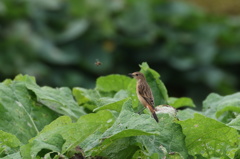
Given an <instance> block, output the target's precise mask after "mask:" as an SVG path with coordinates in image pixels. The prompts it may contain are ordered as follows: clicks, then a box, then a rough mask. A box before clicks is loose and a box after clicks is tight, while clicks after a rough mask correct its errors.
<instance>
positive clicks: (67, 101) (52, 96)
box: [16, 75, 85, 120]
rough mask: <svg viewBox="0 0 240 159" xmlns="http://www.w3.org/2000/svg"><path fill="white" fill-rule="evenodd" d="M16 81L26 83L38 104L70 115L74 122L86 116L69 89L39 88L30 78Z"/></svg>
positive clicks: (18, 77) (22, 77)
mask: <svg viewBox="0 0 240 159" xmlns="http://www.w3.org/2000/svg"><path fill="white" fill-rule="evenodd" d="M16 80H17V81H24V83H25V86H26V87H27V89H28V90H31V91H32V92H34V94H35V95H36V97H37V101H38V102H40V103H42V104H43V105H45V106H47V107H48V108H50V109H52V110H53V111H55V112H57V113H59V114H62V115H69V116H70V117H72V118H73V119H74V120H76V119H78V118H79V117H80V116H81V115H84V114H85V112H84V111H83V108H82V107H79V106H78V105H77V103H76V102H75V100H74V98H73V96H72V92H71V90H70V89H69V88H66V87H62V88H56V89H54V88H51V87H39V86H38V85H37V84H36V82H35V80H33V79H32V78H30V77H29V76H21V75H19V76H17V77H16Z"/></svg>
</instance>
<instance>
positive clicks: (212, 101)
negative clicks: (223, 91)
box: [203, 93, 240, 122]
mask: <svg viewBox="0 0 240 159" xmlns="http://www.w3.org/2000/svg"><path fill="white" fill-rule="evenodd" d="M203 111H204V114H205V115H206V116H208V117H211V118H214V119H217V118H218V119H219V120H220V121H223V122H229V121H231V120H232V118H235V117H234V116H233V117H231V116H229V114H228V113H227V112H238V113H239V112H240V93H235V94H231V95H227V96H220V95H218V94H216V93H211V94H210V95H208V97H207V98H206V99H205V100H204V101H203ZM220 117H221V119H220Z"/></svg>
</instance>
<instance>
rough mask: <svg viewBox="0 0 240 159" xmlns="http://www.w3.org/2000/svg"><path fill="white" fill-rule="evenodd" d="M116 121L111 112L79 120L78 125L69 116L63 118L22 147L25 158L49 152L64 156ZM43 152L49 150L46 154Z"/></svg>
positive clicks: (103, 112) (87, 116)
mask: <svg viewBox="0 0 240 159" xmlns="http://www.w3.org/2000/svg"><path fill="white" fill-rule="evenodd" d="M113 121H114V118H113V115H112V113H110V112H109V111H99V112H98V113H94V114H87V115H84V116H82V117H80V118H79V120H78V121H77V122H76V123H72V120H71V118H70V117H68V116H62V117H59V118H58V119H56V120H55V121H53V122H52V123H50V124H49V125H47V126H46V127H45V128H44V129H43V130H42V131H41V132H40V133H39V134H38V135H37V136H36V137H34V138H32V139H31V140H30V141H29V143H28V144H26V145H24V146H22V147H21V154H22V155H23V157H24V158H26V159H27V158H30V157H36V156H38V155H41V156H44V155H45V154H46V153H49V152H60V153H61V154H64V153H66V152H69V151H71V150H72V149H74V148H75V147H76V146H77V145H78V144H80V143H82V142H84V141H85V140H88V138H89V136H90V137H91V135H92V134H93V133H95V132H99V133H103V132H104V131H105V130H106V129H107V128H108V127H110V126H111V125H112V123H113ZM43 150H48V151H47V152H45V153H44V151H43Z"/></svg>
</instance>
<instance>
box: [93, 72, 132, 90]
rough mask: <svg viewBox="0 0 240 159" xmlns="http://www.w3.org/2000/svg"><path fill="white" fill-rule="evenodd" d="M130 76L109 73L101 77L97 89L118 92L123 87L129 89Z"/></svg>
mask: <svg viewBox="0 0 240 159" xmlns="http://www.w3.org/2000/svg"><path fill="white" fill-rule="evenodd" d="M130 81H131V78H130V77H127V76H123V75H108V76H105V77H99V78H98V79H97V83H96V89H97V90H100V91H103V92H117V91H120V90H121V89H127V87H128V84H129V82H130Z"/></svg>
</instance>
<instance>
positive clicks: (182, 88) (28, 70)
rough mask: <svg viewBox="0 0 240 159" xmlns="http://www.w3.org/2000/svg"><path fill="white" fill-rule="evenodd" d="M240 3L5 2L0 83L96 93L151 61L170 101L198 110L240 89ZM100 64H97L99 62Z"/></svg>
mask: <svg viewBox="0 0 240 159" xmlns="http://www.w3.org/2000/svg"><path fill="white" fill-rule="evenodd" d="M239 8H240V1H237V0H228V1H225V0H211V1H209V0H185V1H184V0H182V1H180V0H175V1H174V0H141V1H139V0H69V1H67V0H1V1H0V80H1V81H3V80H4V79H6V78H13V77H15V76H16V75H17V74H19V73H22V74H29V75H32V76H35V77H36V78H37V83H38V84H39V85H41V86H43V85H49V86H52V87H62V86H68V87H70V88H72V87H84V88H94V86H95V81H96V78H97V77H99V76H102V75H108V74H115V73H117V74H125V75H127V74H128V73H129V72H133V71H138V70H139V64H141V63H142V62H147V63H148V64H149V66H150V67H151V68H152V69H154V70H156V71H157V72H159V73H160V74H161V79H162V80H163V82H164V83H165V85H166V87H167V89H168V93H169V95H170V96H174V97H181V96H187V97H191V98H193V100H194V102H195V103H196V104H197V105H198V106H200V105H201V102H202V100H203V99H205V98H206V96H207V95H208V94H209V93H210V92H217V93H219V94H221V95H226V94H230V93H233V92H236V91H238V90H239V88H240V83H239V73H240V69H239V66H240V17H239V14H240V10H239ZM97 60H98V61H99V62H101V63H102V64H101V65H100V66H97V65H95V62H96V61H97Z"/></svg>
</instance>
